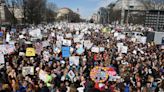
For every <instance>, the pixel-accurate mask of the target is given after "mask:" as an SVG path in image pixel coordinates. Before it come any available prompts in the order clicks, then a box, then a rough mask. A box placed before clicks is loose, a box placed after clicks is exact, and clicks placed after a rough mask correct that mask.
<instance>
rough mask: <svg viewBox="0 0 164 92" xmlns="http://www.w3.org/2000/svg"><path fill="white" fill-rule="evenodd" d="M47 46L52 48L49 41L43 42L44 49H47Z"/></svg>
mask: <svg viewBox="0 0 164 92" xmlns="http://www.w3.org/2000/svg"><path fill="white" fill-rule="evenodd" d="M47 46H50V44H49V41H43V42H42V47H47Z"/></svg>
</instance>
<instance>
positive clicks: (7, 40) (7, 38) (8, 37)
mask: <svg viewBox="0 0 164 92" xmlns="http://www.w3.org/2000/svg"><path fill="white" fill-rule="evenodd" d="M10 40H11V38H10V34H9V33H8V32H7V34H6V42H10Z"/></svg>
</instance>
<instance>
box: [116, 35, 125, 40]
mask: <svg viewBox="0 0 164 92" xmlns="http://www.w3.org/2000/svg"><path fill="white" fill-rule="evenodd" d="M121 39H125V35H124V34H120V35H118V36H117V40H121Z"/></svg>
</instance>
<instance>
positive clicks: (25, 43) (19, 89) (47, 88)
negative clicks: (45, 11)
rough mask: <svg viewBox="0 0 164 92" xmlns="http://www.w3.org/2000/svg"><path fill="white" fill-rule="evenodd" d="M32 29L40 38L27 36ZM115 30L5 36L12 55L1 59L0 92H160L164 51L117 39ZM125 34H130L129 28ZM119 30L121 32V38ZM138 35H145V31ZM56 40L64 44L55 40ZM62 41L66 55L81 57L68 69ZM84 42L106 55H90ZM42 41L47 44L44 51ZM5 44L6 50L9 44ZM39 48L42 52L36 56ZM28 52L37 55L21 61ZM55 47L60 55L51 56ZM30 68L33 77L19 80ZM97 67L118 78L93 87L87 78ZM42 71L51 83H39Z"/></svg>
mask: <svg viewBox="0 0 164 92" xmlns="http://www.w3.org/2000/svg"><path fill="white" fill-rule="evenodd" d="M34 29H39V30H40V31H41V35H40V34H39V35H37V37H34V36H32V35H31V34H30V31H31V30H34ZM118 29H119V28H117V27H114V26H110V29H108V30H107V29H106V30H107V31H103V30H104V27H103V26H102V25H98V24H97V25H96V24H84V23H79V24H78V23H77V24H64V23H63V24H54V25H39V26H32V27H28V28H24V29H22V30H16V31H11V30H6V32H7V33H8V34H9V35H10V40H11V41H14V47H15V49H14V52H12V53H7V54H5V55H4V59H5V64H4V67H2V68H1V75H0V78H1V79H0V80H1V81H0V91H1V92H164V48H163V46H162V45H156V44H155V43H153V42H151V43H140V42H135V41H132V40H131V39H132V37H130V36H127V35H125V38H121V39H117V37H118V35H117V36H116V32H117V31H118ZM127 29H128V30H132V29H133V28H132V27H129V28H127ZM127 29H125V30H127ZM120 30H121V29H119V32H120V33H122V31H120ZM135 30H136V29H135ZM137 30H139V31H141V32H142V31H145V30H144V28H143V27H141V28H138V29H137ZM148 30H150V29H148ZM66 34H71V35H72V37H68V38H66ZM81 34H83V35H81ZM59 35H60V36H61V37H63V38H60V37H58V36H59ZM74 35H76V36H77V37H76V38H78V37H79V38H80V42H74V40H73V37H74ZM78 35H81V36H82V37H81V36H78ZM39 36H41V37H39ZM34 38H35V39H34ZM36 38H37V39H36ZM63 39H67V40H71V46H69V47H71V48H72V49H71V50H72V51H70V54H71V56H78V57H79V64H70V60H69V58H68V57H67V58H66V57H63V56H62V50H61V47H62V46H63V44H62V43H61V44H59V43H60V42H62V40H63ZM59 40H60V41H59ZM85 40H90V43H92V47H94V46H97V47H103V48H104V51H102V52H94V51H92V50H91V48H92V47H91V48H86V47H84V44H83V42H84V41H85ZM44 41H47V42H48V45H47V46H43V44H42V42H44ZM118 43H122V44H123V45H124V46H127V47H128V49H127V53H121V52H119V51H118V49H119V48H118V46H117V44H118ZM3 44H10V42H5V43H3ZM79 44H80V45H82V48H83V49H84V51H83V52H82V53H80V54H78V53H77V52H76V50H77V45H79ZM38 45H39V47H40V48H39V50H40V52H39V51H37V49H38ZM28 47H31V48H34V49H35V50H36V51H35V52H36V54H35V56H31V57H29V56H26V55H25V53H26V49H27V48H28ZM55 47H57V48H58V49H59V51H58V52H55V51H54V48H55ZM0 49H1V48H0ZM20 53H21V54H20ZM45 53H48V57H47V58H48V59H45V55H44V54H45ZM28 66H33V67H34V74H33V75H32V74H28V75H23V74H22V72H23V70H22V68H23V67H28ZM95 66H100V67H112V68H114V70H115V71H116V75H114V76H119V78H117V79H114V80H110V79H109V78H110V77H108V79H107V80H105V81H104V82H95V81H94V80H93V79H92V78H91V77H90V72H91V70H92V69H93V68H94V67H95ZM70 70H71V71H72V72H73V75H74V76H73V78H71V77H70V76H68V74H69V72H70ZM40 71H44V72H46V73H47V75H49V76H50V80H48V81H46V82H45V81H44V80H42V79H41V78H40V75H39V73H40ZM109 76H110V75H109ZM42 77H44V76H42Z"/></svg>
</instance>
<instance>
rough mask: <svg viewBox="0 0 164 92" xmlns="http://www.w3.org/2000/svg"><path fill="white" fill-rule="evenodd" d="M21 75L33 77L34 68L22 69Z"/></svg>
mask: <svg viewBox="0 0 164 92" xmlns="http://www.w3.org/2000/svg"><path fill="white" fill-rule="evenodd" d="M22 74H23V76H26V75H34V66H28V67H23V68H22Z"/></svg>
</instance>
